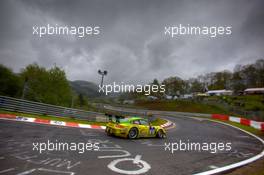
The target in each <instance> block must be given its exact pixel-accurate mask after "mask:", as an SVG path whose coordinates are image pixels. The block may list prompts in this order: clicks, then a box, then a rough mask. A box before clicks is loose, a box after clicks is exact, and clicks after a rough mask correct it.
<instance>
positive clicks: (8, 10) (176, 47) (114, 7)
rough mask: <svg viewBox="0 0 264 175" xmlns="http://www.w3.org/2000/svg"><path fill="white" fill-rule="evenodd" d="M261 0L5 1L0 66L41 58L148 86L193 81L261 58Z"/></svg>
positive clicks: (90, 76) (0, 16)
mask: <svg viewBox="0 0 264 175" xmlns="http://www.w3.org/2000/svg"><path fill="white" fill-rule="evenodd" d="M263 5H264V1H262V0H252V1H247V0H242V1H239V3H238V2H237V1H235V0H224V1H211V0H202V1H199V2H198V1H169V0H165V1H160V0H154V1H147V0H135V1H123V0H96V1H95V0H88V1H85V0H83V1H78V0H77V1H71V0H58V1H55V0H54V1H53V0H46V1H41V0H32V1H29V0H17V1H13V0H11V1H7V0H3V1H1V2H0V22H1V29H0V37H1V40H0V63H2V64H4V65H7V66H9V67H11V68H13V69H14V70H15V71H19V70H20V69H21V68H23V67H24V66H26V65H27V64H30V63H33V62H37V63H39V64H40V65H42V66H45V67H51V66H53V65H54V64H55V63H56V65H57V66H60V67H62V68H63V69H65V71H66V73H67V76H68V78H69V79H71V80H77V79H82V80H88V81H94V82H98V81H99V77H98V75H97V70H98V69H106V70H108V72H109V74H108V75H107V78H106V81H108V82H112V81H117V82H121V81H123V82H132V83H146V82H149V81H151V79H153V78H158V79H160V80H161V79H164V78H166V77H168V76H180V77H183V78H190V77H194V76H197V75H199V74H203V73H207V72H211V71H220V70H224V69H230V70H232V69H233V68H234V66H235V65H236V64H247V63H250V62H253V61H255V60H256V59H259V58H263V53H264V49H263V45H264V32H263V31H264V22H263V18H264V14H263V10H262V7H263ZM48 23H49V24H60V25H75V26H87V25H88V26H89V25H92V26H94V25H99V26H101V34H100V36H93V37H86V38H77V37H68V36H49V37H43V38H38V37H36V36H33V35H32V26H35V25H47V24H48ZM180 23H181V24H185V25H187V24H190V25H198V26H202V25H208V26H219V25H223V26H229V25H230V26H232V35H231V36H222V37H218V38H210V37H203V36H181V37H176V38H169V37H167V36H165V35H164V27H165V26H168V25H178V24H180Z"/></svg>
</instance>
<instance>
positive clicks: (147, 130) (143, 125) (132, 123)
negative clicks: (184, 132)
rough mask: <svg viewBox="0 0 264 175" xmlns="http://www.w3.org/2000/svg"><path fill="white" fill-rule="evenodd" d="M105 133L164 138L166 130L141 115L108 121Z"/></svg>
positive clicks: (134, 137) (131, 137) (128, 136)
mask: <svg viewBox="0 0 264 175" xmlns="http://www.w3.org/2000/svg"><path fill="white" fill-rule="evenodd" d="M105 132H106V133H107V135H115V136H119V137H124V138H129V139H136V138H140V137H158V138H165V137H166V131H165V129H163V128H162V127H160V126H151V124H150V123H149V122H148V121H147V120H145V119H144V118H141V117H131V118H122V119H119V120H118V121H116V122H113V121H110V122H109V123H108V124H107V126H106V129H105Z"/></svg>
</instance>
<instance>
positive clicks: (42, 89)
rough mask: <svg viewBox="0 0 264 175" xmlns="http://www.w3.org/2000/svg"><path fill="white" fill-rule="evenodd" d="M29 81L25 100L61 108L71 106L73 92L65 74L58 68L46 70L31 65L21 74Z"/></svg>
mask: <svg viewBox="0 0 264 175" xmlns="http://www.w3.org/2000/svg"><path fill="white" fill-rule="evenodd" d="M21 77H22V78H23V79H24V80H26V79H27V90H26V94H25V99H28V100H33V101H39V102H43V103H49V104H54V105H61V106H70V104H71V97H72V92H71V88H70V85H69V83H68V81H67V79H66V75H65V72H64V71H63V70H61V69H60V68H58V67H56V66H55V67H54V68H51V69H50V70H46V69H45V68H43V67H40V66H39V65H37V64H30V65H28V66H27V67H26V68H25V69H24V70H22V72H21Z"/></svg>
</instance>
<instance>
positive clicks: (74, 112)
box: [0, 96, 106, 121]
mask: <svg viewBox="0 0 264 175" xmlns="http://www.w3.org/2000/svg"><path fill="white" fill-rule="evenodd" d="M0 109H1V110H5V111H11V112H22V113H30V114H37V115H50V116H56V117H73V118H78V119H84V120H89V121H99V120H100V121H101V120H104V119H106V117H105V116H104V114H102V113H97V112H91V111H84V110H79V109H73V108H66V107H62V106H55V105H50V104H45V103H39V102H33V101H28V100H23V99H17V98H11V97H6V96H0Z"/></svg>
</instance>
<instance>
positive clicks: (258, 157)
mask: <svg viewBox="0 0 264 175" xmlns="http://www.w3.org/2000/svg"><path fill="white" fill-rule="evenodd" d="M210 121H212V122H217V123H221V124H224V125H228V126H230V127H233V128H236V129H238V130H240V131H243V132H245V133H247V134H249V135H251V136H252V137H255V138H256V139H257V140H259V141H260V142H261V143H262V144H263V145H264V140H262V139H261V138H260V137H258V136H256V135H254V134H251V133H250V132H248V131H245V130H243V129H240V128H238V127H236V126H233V125H230V124H228V123H224V122H220V121H215V120H210ZM263 156H264V150H262V152H261V153H259V154H257V155H256V156H254V157H251V158H249V159H246V160H243V161H241V162H237V163H234V164H230V165H227V166H224V167H220V168H216V169H214V170H209V171H205V172H201V173H197V174H195V175H210V174H216V173H220V172H224V171H227V170H231V169H234V168H238V167H241V166H243V165H247V164H249V163H252V162H254V161H256V160H258V159H260V158H261V157H263Z"/></svg>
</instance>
